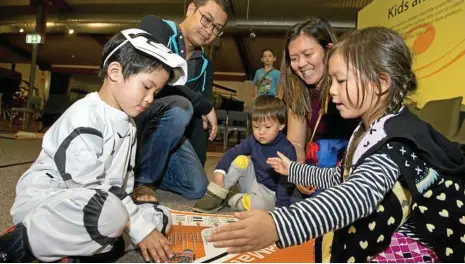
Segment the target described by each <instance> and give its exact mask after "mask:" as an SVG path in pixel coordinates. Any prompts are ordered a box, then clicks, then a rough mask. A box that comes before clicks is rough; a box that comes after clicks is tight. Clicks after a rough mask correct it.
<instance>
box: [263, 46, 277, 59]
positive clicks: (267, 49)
mask: <svg viewBox="0 0 465 264" xmlns="http://www.w3.org/2000/svg"><path fill="white" fill-rule="evenodd" d="M265 51H269V52H271V54H273V57H276V55H274V52H273V51H272V50H271V49H269V48H266V49H263V50H262V58H263V54H265Z"/></svg>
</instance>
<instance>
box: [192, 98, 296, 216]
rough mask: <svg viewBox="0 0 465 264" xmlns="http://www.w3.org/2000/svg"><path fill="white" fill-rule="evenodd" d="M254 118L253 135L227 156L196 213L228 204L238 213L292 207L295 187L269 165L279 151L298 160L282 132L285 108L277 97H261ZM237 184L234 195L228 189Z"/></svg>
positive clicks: (252, 109)
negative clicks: (237, 190)
mask: <svg viewBox="0 0 465 264" xmlns="http://www.w3.org/2000/svg"><path fill="white" fill-rule="evenodd" d="M251 116H252V125H253V135H250V136H248V137H247V138H246V139H245V141H244V142H242V143H241V144H239V145H237V146H235V147H234V148H232V149H230V150H229V151H228V152H226V153H225V154H224V156H223V157H222V158H221V160H220V161H219V162H218V165H217V166H216V170H215V172H214V173H215V174H214V177H213V181H211V182H210V184H209V185H208V187H207V193H206V194H205V195H204V197H203V198H202V199H200V200H199V201H198V202H197V203H196V204H195V206H194V208H193V210H194V211H197V212H203V213H212V212H216V211H218V210H219V209H221V208H223V207H224V206H225V205H226V203H228V205H229V206H231V208H233V209H234V210H238V211H244V210H250V209H252V208H254V209H263V210H273V209H274V208H275V206H276V207H281V206H289V205H290V201H289V199H290V195H291V193H292V190H293V189H294V185H293V184H289V183H288V182H287V178H286V177H280V175H279V174H278V173H276V172H274V171H273V169H272V168H271V167H270V166H269V165H268V164H266V160H267V159H268V158H270V157H273V156H275V153H276V151H281V152H285V153H287V154H286V155H289V157H290V159H292V160H295V158H296V154H295V149H294V146H293V145H292V144H291V143H290V142H289V141H288V140H287V139H286V136H285V135H284V134H283V133H282V132H281V131H282V130H283V129H284V127H285V124H286V106H285V105H284V103H283V102H282V101H281V100H280V99H278V98H277V97H274V96H271V95H261V96H259V97H257V98H256V99H255V101H254V103H253V105H252V107H251ZM249 155H250V158H249V157H247V156H249ZM236 183H238V185H239V191H240V193H237V194H234V193H232V192H230V191H229V189H230V188H231V187H232V186H234V185H235V184H236Z"/></svg>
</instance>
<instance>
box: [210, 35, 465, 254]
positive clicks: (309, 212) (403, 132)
mask: <svg viewBox="0 0 465 264" xmlns="http://www.w3.org/2000/svg"><path fill="white" fill-rule="evenodd" d="M328 58H329V65H328V67H329V70H328V72H329V76H330V80H331V82H329V93H330V94H331V96H332V100H333V102H334V103H335V104H336V106H337V109H338V110H339V112H340V114H341V116H342V117H343V118H361V120H362V122H361V123H360V124H359V126H358V127H357V128H356V130H355V132H354V134H353V135H352V138H351V140H350V142H349V147H348V151H347V152H346V155H345V160H344V162H343V164H342V165H341V166H340V167H335V168H318V167H315V166H310V165H306V164H298V163H295V162H292V161H290V160H289V159H288V158H286V157H285V156H284V155H283V154H281V153H278V156H279V157H278V158H271V159H270V160H268V163H269V164H270V165H271V166H272V167H273V168H274V170H275V171H277V172H279V173H281V174H285V175H289V177H288V180H289V182H292V183H295V184H303V185H306V186H309V185H312V186H316V187H318V188H322V189H324V190H325V191H324V192H322V193H321V194H319V195H318V196H316V197H313V198H309V199H305V200H304V201H302V202H299V203H296V204H294V205H292V206H290V207H288V208H279V209H276V210H274V211H271V212H269V213H267V212H264V211H254V212H247V213H242V214H238V215H237V216H238V217H239V218H241V219H243V221H239V222H237V223H234V224H231V225H227V226H223V227H220V228H219V229H218V230H217V231H216V232H214V235H213V236H212V237H211V238H209V239H208V240H209V241H210V242H214V245H215V246H216V247H229V249H228V251H229V252H230V253H236V252H244V251H253V250H257V249H260V248H263V247H265V246H268V245H270V244H272V243H275V242H276V245H277V246H278V247H280V248H282V247H290V246H293V245H298V244H301V243H304V242H305V241H308V240H310V239H313V238H318V239H317V243H316V245H317V246H316V247H315V248H316V249H317V252H316V262H437V261H439V260H440V261H441V262H462V261H463V260H464V257H465V203H464V202H465V194H464V191H465V189H464V187H465V186H464V176H465V157H464V156H463V154H462V152H461V149H460V145H459V144H457V143H453V142H450V141H449V140H447V139H446V138H445V137H444V136H443V135H441V134H440V133H439V132H437V131H436V130H434V129H433V128H432V127H431V126H430V125H429V124H427V123H425V122H423V121H422V120H420V119H419V118H418V117H417V116H415V115H413V114H412V113H411V112H410V111H409V110H408V108H407V107H405V106H403V102H404V99H405V97H406V96H407V94H408V93H409V92H413V91H415V89H416V84H417V82H416V78H415V75H414V73H413V72H412V55H411V52H410V50H409V48H408V47H407V45H406V44H405V42H404V41H403V39H402V37H401V36H400V35H399V34H398V33H396V32H395V31H393V30H390V29H387V28H383V27H372V28H365V29H362V30H360V31H355V32H352V33H350V34H348V35H347V36H345V38H343V39H342V40H341V41H340V42H339V43H337V44H336V45H334V47H332V48H331V50H330V53H329V55H328ZM438 258H439V259H438Z"/></svg>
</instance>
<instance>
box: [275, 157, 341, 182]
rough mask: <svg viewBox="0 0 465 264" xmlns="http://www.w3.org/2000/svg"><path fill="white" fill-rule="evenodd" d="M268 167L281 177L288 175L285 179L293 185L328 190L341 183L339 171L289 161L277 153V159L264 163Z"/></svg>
mask: <svg viewBox="0 0 465 264" xmlns="http://www.w3.org/2000/svg"><path fill="white" fill-rule="evenodd" d="M266 162H267V163H268V164H270V166H271V167H272V168H273V169H274V170H275V171H276V172H277V173H280V174H282V175H289V178H288V179H287V180H288V181H289V182H291V183H294V184H300V185H304V186H314V187H317V188H319V189H328V188H330V187H332V186H335V185H338V184H340V183H341V180H342V175H341V169H340V168H339V167H336V168H318V167H316V166H311V165H307V164H300V163H296V162H293V161H290V160H289V159H288V158H287V157H286V156H284V155H283V154H282V153H281V152H279V151H278V158H269V159H268V160H267V161H266Z"/></svg>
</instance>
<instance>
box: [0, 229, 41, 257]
mask: <svg viewBox="0 0 465 264" xmlns="http://www.w3.org/2000/svg"><path fill="white" fill-rule="evenodd" d="M33 260H35V257H34V256H33V255H32V252H31V250H30V249H29V242H28V239H27V232H26V227H24V226H23V224H21V223H20V224H17V225H16V226H13V227H11V228H10V229H8V230H7V231H5V232H4V233H3V234H2V235H1V236H0V263H5V262H32V261H33Z"/></svg>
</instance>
